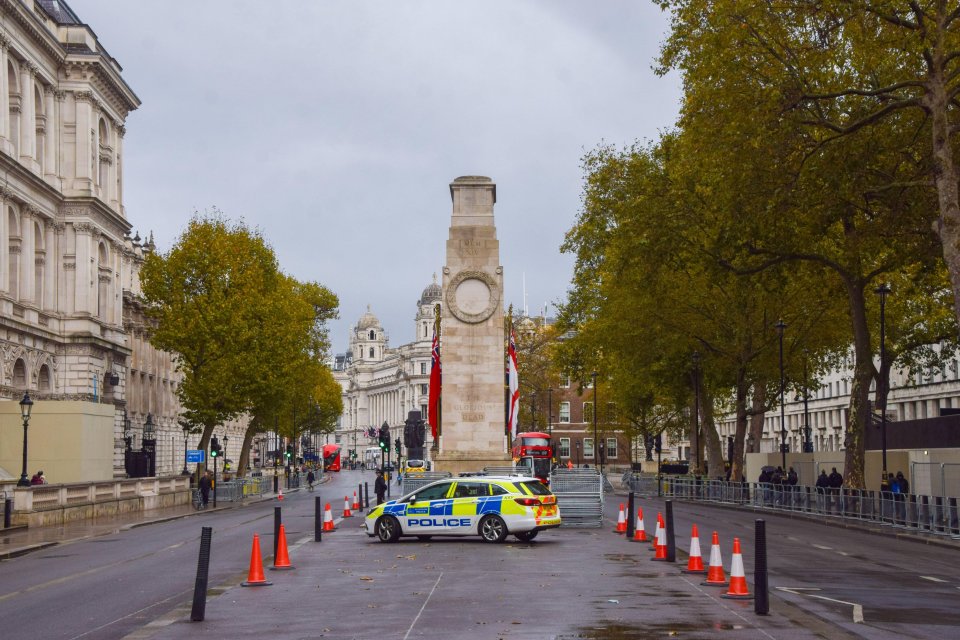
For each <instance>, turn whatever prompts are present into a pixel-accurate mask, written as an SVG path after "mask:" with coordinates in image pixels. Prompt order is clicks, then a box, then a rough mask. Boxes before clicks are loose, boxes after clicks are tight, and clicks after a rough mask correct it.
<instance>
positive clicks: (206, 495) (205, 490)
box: [199, 471, 212, 509]
mask: <svg viewBox="0 0 960 640" xmlns="http://www.w3.org/2000/svg"><path fill="white" fill-rule="evenodd" d="M211 485H212V482H211V480H210V472H209V471H207V472H206V473H205V474H203V475H202V476H200V485H199V486H200V501H201V502H202V503H203V508H204V509H206V508H207V503H208V502H209V501H210V487H211Z"/></svg>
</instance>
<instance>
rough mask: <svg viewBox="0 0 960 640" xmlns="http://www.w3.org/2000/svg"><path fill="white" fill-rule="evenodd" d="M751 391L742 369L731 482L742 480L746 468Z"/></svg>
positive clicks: (738, 386) (737, 391) (738, 387)
mask: <svg viewBox="0 0 960 640" xmlns="http://www.w3.org/2000/svg"><path fill="white" fill-rule="evenodd" d="M749 390H750V389H749V385H748V384H747V377H746V371H745V370H744V369H743V368H741V369H740V371H739V372H738V374H737V389H736V393H737V399H736V406H735V407H734V410H735V411H736V414H737V422H736V428H735V429H734V435H733V456H732V458H731V459H730V480H732V481H734V482H736V481H738V480H740V477H741V476H742V475H743V470H744V468H745V466H746V464H745V460H744V446H743V440H744V437H745V435H746V433H747V393H748V392H749Z"/></svg>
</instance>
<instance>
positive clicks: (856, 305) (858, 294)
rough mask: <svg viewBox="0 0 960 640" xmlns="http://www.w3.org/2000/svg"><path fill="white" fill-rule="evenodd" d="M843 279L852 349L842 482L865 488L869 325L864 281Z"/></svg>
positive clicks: (870, 362) (870, 368)
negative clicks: (851, 333) (851, 328)
mask: <svg viewBox="0 0 960 640" xmlns="http://www.w3.org/2000/svg"><path fill="white" fill-rule="evenodd" d="M843 281H844V285H845V286H846V289H847V295H848V298H849V301H850V321H851V323H852V324H853V349H854V368H853V385H852V388H851V390H850V414H849V416H848V419H847V429H846V433H845V434H844V443H843V444H844V447H845V448H846V454H845V456H844V474H843V475H844V478H843V484H844V486H846V487H850V488H853V489H863V488H865V482H864V475H863V467H864V451H865V442H864V434H865V433H866V426H867V425H868V424H869V420H870V381H871V380H873V377H874V375H875V370H874V366H873V353H872V350H871V346H870V329H869V326H868V324H867V312H866V301H865V300H864V297H863V290H864V283H863V282H862V281H860V280H859V279H854V278H848V277H844V278H843Z"/></svg>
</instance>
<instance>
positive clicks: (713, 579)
mask: <svg viewBox="0 0 960 640" xmlns="http://www.w3.org/2000/svg"><path fill="white" fill-rule="evenodd" d="M700 584H706V585H711V586H714V587H725V586H727V576H726V575H725V574H724V573H723V558H721V557H720V536H718V535H717V532H716V531H714V532H713V543H712V544H711V545H710V567H709V568H708V569H707V579H706V580H704V581H703V582H701V583H700Z"/></svg>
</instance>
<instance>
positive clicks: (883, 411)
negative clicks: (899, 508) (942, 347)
mask: <svg viewBox="0 0 960 640" xmlns="http://www.w3.org/2000/svg"><path fill="white" fill-rule="evenodd" d="M874 293H876V294H877V295H878V296H880V370H881V371H882V370H883V360H884V358H885V357H886V335H885V333H886V316H885V315H884V312H885V310H886V303H887V295H888V294H889V293H890V285H889V284H887V283H886V282H884V283H883V284H881V285H880V286H879V287H877V288H876V289H875V290H874ZM879 378H880V379H879V381H878V384H877V398H881V397H882V398H883V405H882V406H881V407H880V447H881V450H882V455H883V457H882V460H881V461H882V462H883V465H882V466H883V472H882V475H881V476H880V482H881V484H883V482H884V481H886V478H887V394H886V393H885V391H886V386H887V385H886V382H885V381H884V379H883V377H882V376H880V377H879ZM877 404H880V403H879V402H878V403H877Z"/></svg>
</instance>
